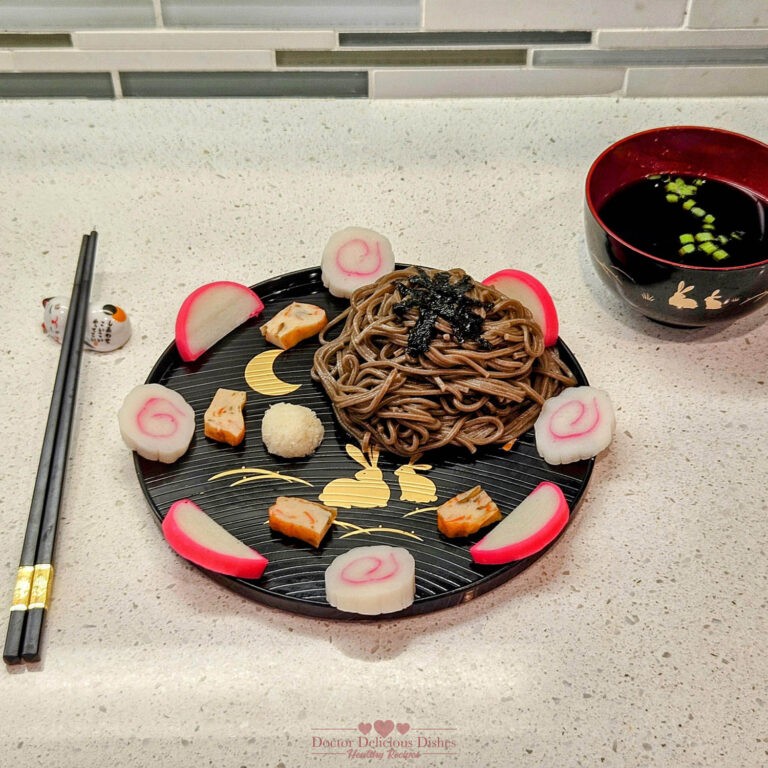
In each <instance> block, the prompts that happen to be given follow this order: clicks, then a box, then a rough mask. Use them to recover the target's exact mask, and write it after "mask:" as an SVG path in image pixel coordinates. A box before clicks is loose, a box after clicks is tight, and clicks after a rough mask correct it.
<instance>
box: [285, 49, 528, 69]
mask: <svg viewBox="0 0 768 768" xmlns="http://www.w3.org/2000/svg"><path fill="white" fill-rule="evenodd" d="M525 57H526V50H525V49H524V48H506V49H501V50H496V49H490V50H482V51H477V50H458V51H445V50H426V51H404V50H394V51H379V50H365V51H277V52H276V53H275V60H276V62H277V66H278V67H483V66H487V67H499V66H520V65H522V64H525Z"/></svg>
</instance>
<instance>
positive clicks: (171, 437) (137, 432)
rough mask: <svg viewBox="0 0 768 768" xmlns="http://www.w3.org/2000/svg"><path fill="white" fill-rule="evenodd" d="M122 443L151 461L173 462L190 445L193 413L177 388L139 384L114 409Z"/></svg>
mask: <svg viewBox="0 0 768 768" xmlns="http://www.w3.org/2000/svg"><path fill="white" fill-rule="evenodd" d="M117 420H118V423H119V424H120V434H121V435H122V438H123V441H124V442H125V444H126V445H127V446H128V447H129V448H130V449H131V450H132V451H136V453H138V454H139V456H143V457H144V458H145V459H149V460H150V461H161V462H163V463H165V464H172V463H173V462H174V461H176V460H177V459H179V458H181V457H182V456H183V455H184V454H185V453H186V452H187V449H188V448H189V444H190V443H191V442H192V437H193V436H194V434H195V412H194V410H193V409H192V406H191V405H190V404H189V403H188V402H187V401H186V400H185V399H184V398H183V397H182V396H181V395H180V394H179V393H178V392H176V391H174V390H173V389H169V388H168V387H164V386H163V385H162V384H139V386H138V387H134V388H133V389H132V390H131V391H130V392H129V393H128V394H127V395H126V397H125V400H123V404H122V405H121V406H120V410H119V411H118V412H117Z"/></svg>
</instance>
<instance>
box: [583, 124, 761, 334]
mask: <svg viewBox="0 0 768 768" xmlns="http://www.w3.org/2000/svg"><path fill="white" fill-rule="evenodd" d="M666 173H672V174H680V175H681V176H701V177H705V178H709V179H716V180H719V181H724V182H728V183H730V184H733V185H735V186H737V187H740V188H742V189H745V190H749V191H750V192H751V193H752V194H754V195H756V196H758V197H759V198H762V199H763V200H768V145H765V144H763V143H762V142H759V141H756V140H755V139H751V138H749V137H747V136H742V135H741V134H737V133H732V132H729V131H723V130H720V129H716V128H703V127H696V126H669V127H664V128H655V129H652V130H649V131H643V132H641V133H636V134H633V135H631V136H628V137H626V138H624V139H621V140H620V141H617V142H616V143H615V144H612V145H611V146H610V147H608V148H607V149H606V150H605V151H604V152H602V153H601V154H600V155H599V157H598V158H597V159H596V160H595V161H594V162H593V163H592V166H591V168H590V170H589V173H588V174H587V179H586V189H585V205H584V224H585V230H586V240H587V250H588V252H589V255H590V258H591V260H592V263H593V265H594V266H595V268H596V270H597V273H598V275H599V276H600V278H601V279H602V281H603V282H604V283H605V284H606V285H607V286H608V287H609V288H610V289H611V290H612V291H613V292H614V293H616V294H617V295H618V296H620V297H621V298H622V299H623V300H624V301H625V302H626V303H627V304H628V305H629V306H630V307H632V308H633V309H634V310H636V311H638V312H640V313H641V314H643V315H645V316H646V317H648V318H650V319H652V320H656V321H658V322H660V323H665V324H667V325H673V326H679V327H687V328H699V327H703V326H709V325H716V324H721V323H727V322H730V321H733V320H736V319H737V318H740V317H743V316H745V315H747V314H749V313H751V312H754V311H755V310H756V309H758V308H759V307H761V306H763V305H765V304H766V303H767V302H768V252H766V243H763V245H762V247H761V248H760V250H759V251H758V252H756V253H755V254H754V260H751V263H750V264H748V265H746V266H728V265H727V263H725V262H724V263H723V264H721V265H718V264H717V263H716V262H713V263H712V265H710V266H690V265H685V264H680V263H675V262H673V261H668V260H666V259H663V258H659V257H658V255H654V254H652V253H647V252H645V251H643V250H641V249H640V248H637V247H635V246H634V245H632V243H629V242H627V241H626V240H623V239H622V238H621V237H620V236H619V235H618V234H617V233H616V232H614V231H612V230H611V229H610V227H608V225H607V224H606V223H605V221H604V220H603V219H602V217H601V214H600V211H601V209H602V207H603V205H604V203H605V202H606V200H607V199H609V198H610V197H611V196H612V195H614V194H615V193H617V192H618V191H619V190H621V189H622V188H624V187H626V186H627V185H629V184H631V183H633V182H636V181H639V180H640V179H643V178H645V177H647V176H649V175H651V174H666ZM638 215H642V212H639V214H638Z"/></svg>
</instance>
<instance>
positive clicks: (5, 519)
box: [0, 98, 768, 768]
mask: <svg viewBox="0 0 768 768" xmlns="http://www.w3.org/2000/svg"><path fill="white" fill-rule="evenodd" d="M672 123H678V124H680V123H689V124H699V125H712V126H721V127H725V128H728V129H731V130H735V131H739V132H743V133H748V134H750V135H752V136H755V137H756V138H759V139H762V140H763V141H766V140H768V102H767V101H766V100H765V99H750V100H741V99H737V100H730V99H708V100H682V101H681V100H664V99H658V100H636V101H623V100H615V99H611V98H601V99H591V98H585V99H549V100H547V99H543V100H537V99H529V100H514V99H511V100H489V101H484V100H478V101H464V102H462V101H442V102H429V101H422V102H408V103H399V102H379V103H369V102H365V101H354V102H352V101H346V102H344V101H315V102H313V101H260V100H250V101H208V102H199V101H173V102H166V101H146V102H141V101H128V100H125V101H114V102H110V101H84V100H83V101H73V102H68V101H57V102H6V103H3V104H2V105H0V144H1V146H2V161H1V162H0V223H1V226H0V276H1V277H2V286H3V289H4V290H3V291H2V292H1V293H0V321H1V322H2V326H1V327H2V334H3V335H2V343H1V344H0V354H1V355H2V360H3V362H2V366H0V402H2V420H0V439H1V440H2V446H3V451H2V465H3V469H2V482H1V483H0V517H1V519H2V526H0V552H2V556H1V558H0V562H1V564H2V568H1V569H0V577H1V579H0V580H1V582H2V586H0V597H2V599H3V600H5V604H7V605H10V600H11V590H12V585H13V580H14V577H15V572H16V567H17V564H18V556H19V551H20V547H21V541H22V538H23V532H24V526H25V521H26V515H27V511H28V507H29V501H30V497H31V493H32V487H33V483H34V475H35V470H36V466H37V458H38V455H39V451H40V444H41V440H42V434H43V430H44V425H45V418H46V413H47V409H48V402H49V398H50V393H51V389H52V385H53V379H54V375H55V368H56V362H57V358H58V352H59V348H58V347H57V346H56V345H55V344H54V343H53V342H52V341H50V340H49V339H48V338H46V337H45V336H44V335H43V333H42V332H41V330H40V322H41V320H42V311H41V305H40V301H41V299H42V298H43V297H46V296H50V295H55V294H65V295H66V294H68V293H69V291H70V289H71V284H72V277H73V273H74V266H75V261H76V257H77V251H78V248H79V243H80V238H81V236H82V234H84V233H85V232H88V231H89V230H90V229H91V228H92V227H93V228H96V229H97V230H98V232H99V236H100V239H99V249H98V257H97V269H96V275H95V284H94V288H93V297H94V298H98V299H103V300H105V301H112V302H114V303H118V304H120V305H121V306H123V307H125V308H126V309H127V310H128V311H129V312H130V314H131V316H132V318H133V321H134V326H135V330H134V336H133V338H132V340H131V341H130V343H129V344H128V346H126V347H125V348H124V349H123V350H121V351H118V352H115V353H112V354H110V355H104V356H97V355H95V354H87V355H86V356H85V360H84V364H83V370H82V383H81V387H80V398H79V399H80V402H81V410H80V418H79V421H78V428H77V431H76V434H75V438H74V441H73V450H72V461H71V465H70V471H69V475H68V483H67V488H66V494H65V498H64V504H63V510H62V519H61V523H60V527H59V534H58V540H57V553H56V564H57V575H56V585H55V590H54V597H53V603H52V605H51V609H50V612H49V616H48V622H47V633H46V642H45V646H44V661H43V662H42V663H41V664H39V665H37V666H30V667H27V668H24V667H21V668H11V669H10V670H8V671H6V670H3V673H2V674H1V675H0V723H2V726H1V727H0V765H2V766H38V765H40V766H48V767H50V766H55V767H56V768H85V767H89V766H101V765H103V764H111V765H118V766H136V767H138V766H147V765H163V766H165V767H166V768H170V767H171V766H174V767H175V766H183V767H184V768H188V767H189V766H207V765H211V766H216V768H239V766H247V767H248V768H251V767H252V766H253V767H254V768H256V767H257V766H259V767H261V766H268V767H269V768H296V767H297V766H298V767H302V766H315V765H317V766H334V768H337V767H338V766H343V765H347V764H355V763H359V764H367V765H397V766H404V765H409V766H410V765H413V766H433V765H434V766H437V765H441V766H460V767H461V768H464V767H467V768H469V766H479V765H484V766H499V767H500V768H501V767H502V766H503V767H504V768H507V767H508V766H510V765H514V766H537V767H541V768H552V767H554V766H569V767H570V766H598V765H601V766H602V765H605V766H658V767H659V768H668V767H669V766H675V768H692V767H693V766H702V767H704V766H706V767H710V766H739V767H741V768H753V767H754V768H756V767H757V766H762V765H765V764H767V763H768V689H767V688H766V680H768V654H766V653H765V637H766V633H767V632H768V619H766V616H768V612H767V611H766V594H768V547H767V546H766V543H767V541H768V526H767V525H766V511H768V508H767V506H766V490H765V473H766V467H768V447H767V446H766V434H768V407H766V400H767V396H768V384H767V382H768V362H766V361H768V324H767V323H766V322H765V321H766V318H767V317H768V311H766V310H765V309H763V310H761V311H759V312H757V313H756V314H755V315H753V316H751V317H747V318H745V319H743V320H742V321H739V322H738V323H736V324H734V325H731V326H729V327H727V328H725V329H721V330H719V331H715V332H713V331H680V330H673V329H668V328H664V327H661V326H658V325H654V324H652V323H650V322H648V321H646V320H644V319H642V318H639V317H636V316H634V315H632V314H630V313H629V312H628V311H625V310H624V309H623V308H622V306H620V305H619V303H618V300H617V299H615V298H613V297H612V296H611V295H609V294H608V293H607V290H606V289H605V287H604V286H603V285H602V283H600V282H599V280H598V278H597V276H596V274H595V273H594V272H593V270H592V268H591V266H590V264H589V262H588V260H587V258H586V252H585V242H584V235H583V229H582V208H581V206H582V188H583V181H584V177H585V174H586V171H587V169H588V167H589V165H590V163H591V161H592V159H593V158H594V157H595V156H596V155H597V154H598V153H599V152H600V151H601V150H602V149H603V148H605V147H606V146H607V145H608V144H610V143H612V142H613V141H614V140H616V139H618V138H620V137H622V136H625V135H627V134H629V133H632V132H635V131H638V130H642V129H646V128H650V127H654V126H657V125H667V124H672ZM349 224H356V225H361V226H370V227H372V228H374V229H377V230H379V231H381V232H384V233H385V234H387V235H388V236H389V237H390V239H391V240H392V243H393V245H394V248H395V251H396V254H397V257H398V258H399V259H401V260H403V261H409V262H416V263H425V264H426V263H428V264H431V265H434V266H438V267H452V266H456V265H461V266H464V267H465V268H466V269H467V270H468V271H469V272H470V273H472V274H473V275H474V276H476V277H479V278H482V277H483V276H485V275H486V274H489V273H491V272H493V271H496V270H497V269H501V268H503V267H507V266H512V265H514V266H516V267H519V268H521V269H524V270H527V271H530V272H533V273H535V274H537V275H538V276H539V277H540V278H541V279H543V280H544V281H545V282H546V284H547V285H548V287H549V289H550V291H551V292H552V294H553V296H554V298H555V300H556V302H557V306H558V309H559V313H560V321H561V335H562V337H563V339H564V340H565V341H566V343H567V344H568V345H569V346H570V348H571V349H572V350H573V351H574V353H575V355H576V356H577V358H578V359H579V361H580V363H581V364H582V366H583V368H584V370H585V372H586V374H587V376H588V378H589V379H590V381H591V383H593V384H595V385H596V386H600V387H602V388H604V389H606V390H608V391H609V392H610V394H611V396H612V398H613V401H614V404H615V406H616V411H617V419H618V428H617V434H616V438H615V441H614V442H613V444H612V446H611V447H610V449H609V450H608V451H607V452H606V453H604V454H602V455H601V456H600V457H599V460H598V462H597V464H596V468H595V471H594V474H593V477H592V482H591V483H590V485H589V488H588V490H587V493H586V496H585V500H584V502H583V505H582V506H581V509H580V512H579V514H578V516H577V517H576V519H575V520H574V522H573V524H572V525H571V526H569V528H568V529H567V531H566V533H565V534H564V536H563V537H562V539H561V540H560V541H559V543H558V544H557V546H556V547H554V548H553V549H552V550H551V551H550V552H548V553H547V554H546V555H545V556H544V557H543V558H542V559H540V560H539V561H538V562H537V563H535V564H534V565H533V566H532V567H531V568H529V569H528V570H527V571H525V572H524V573H523V574H522V575H521V576H519V577H518V578H516V579H514V580H512V581H511V582H509V583H507V584H506V585H504V586H502V587H500V588H498V589H496V590H494V591H493V592H491V593H489V594H487V595H485V596H483V597H481V598H478V599H477V600H475V601H472V602H470V603H467V604H465V605H463V606H461V607H459V608H454V609H450V610H447V611H443V612H439V613H434V614H430V615H427V616H423V617H416V618H411V619H407V620H402V621H396V622H391V621H381V622H373V623H370V624H364V625H362V624H349V623H334V622H328V621H322V620H314V619H308V618H304V617H301V616H297V615H293V614H289V613H284V612H281V611H278V610H273V609H269V608H265V607H262V606H261V605H259V604H257V603H254V602H250V601H248V600H246V599H244V598H242V597H240V596H238V595H236V594H233V593H230V592H229V591H227V590H226V589H224V588H222V587H221V586H218V585H217V584H216V583H213V582H212V581H210V580H209V579H208V578H207V577H206V576H204V575H203V574H202V573H201V572H199V571H198V570H196V569H195V568H193V567H192V566H189V565H188V564H187V563H185V562H184V561H183V560H181V559H180V558H178V557H177V556H176V555H175V554H174V553H173V552H172V551H171V550H170V549H169V548H168V547H167V545H166V544H165V542H164V541H163V539H162V537H161V536H160V535H159V532H158V529H157V526H156V525H155V523H154V521H153V519H152V517H151V515H150V513H149V510H148V508H147V506H146V503H145V500H144V497H143V495H142V492H141V490H140V487H139V484H138V481H137V478H136V475H135V472H134V469H133V463H132V461H131V456H130V453H129V452H128V451H127V449H126V448H125V447H124V446H123V444H122V443H121V441H120V436H119V433H118V429H117V421H116V412H117V409H118V407H119V405H120V403H121V401H122V398H123V396H124V395H125V393H126V392H127V391H128V389H129V388H131V387H133V386H134V385H135V384H137V383H140V382H142V381H144V379H145V378H146V376H147V374H148V372H149V370H150V369H151V367H152V365H153V363H154V362H155V360H156V359H157V358H158V357H159V355H160V354H161V352H162V351H163V350H164V349H165V347H166V346H167V344H168V343H169V342H170V340H171V339H172V334H173V323H174V319H175V314H176V311H177V309H178V306H179V303H180V301H181V300H182V299H183V298H184V296H186V294H187V293H189V292H190V291H191V290H192V289H193V288H195V287H197V286H198V285H199V284H201V283H203V282H208V281H210V280H212V279H233V280H237V281H241V282H247V283H256V282H258V281H260V280H262V279H264V278H267V277H269V276H271V275H277V274H279V273H281V272H284V271H288V270H294V269H298V268H301V267H305V266H313V265H315V264H317V262H318V259H319V255H320V251H321V249H322V246H323V244H324V243H325V240H326V239H327V237H328V236H329V235H330V234H331V232H333V231H334V230H335V229H338V228H340V227H341V226H346V225H349ZM0 628H2V632H3V636H4V634H5V621H3V622H2V624H1V625H0ZM376 720H382V721H386V720H392V721H393V722H394V723H403V724H405V723H407V724H408V725H410V726H411V734H415V733H416V732H417V731H418V729H426V728H440V729H447V730H445V732H444V733H443V735H444V737H445V739H450V740H451V741H452V742H453V745H452V746H449V747H448V748H446V747H445V745H443V746H442V747H440V746H438V747H436V748H433V749H432V750H431V751H432V752H433V754H431V755H427V754H421V756H419V757H406V758H398V757H390V756H389V754H388V752H387V750H386V749H383V750H381V752H380V754H381V756H372V757H368V758H361V757H350V756H349V755H348V754H341V755H338V756H336V757H333V756H324V755H317V754H313V753H314V752H318V751H322V750H318V749H317V747H316V746H315V744H314V743H313V738H316V737H317V736H318V735H319V734H322V733H323V731H324V730H325V729H328V733H332V734H333V735H335V736H337V737H338V736H340V735H344V736H345V737H348V738H350V739H353V740H355V739H356V738H357V737H358V736H359V735H360V733H359V731H358V730H357V726H358V724H359V723H372V722H375V721H376ZM341 729H348V730H347V731H342V730H341ZM434 733H438V732H434ZM339 751H341V752H344V750H343V749H341V750H339ZM361 751H362V752H363V753H365V752H367V750H366V749H363V750H361ZM427 751H429V750H428V749H422V752H427ZM441 751H442V752H447V753H450V754H444V755H439V754H434V753H437V752H441Z"/></svg>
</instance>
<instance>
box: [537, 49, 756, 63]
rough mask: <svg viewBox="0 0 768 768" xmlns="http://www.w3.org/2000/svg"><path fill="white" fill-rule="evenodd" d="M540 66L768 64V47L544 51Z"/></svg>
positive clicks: (538, 54)
mask: <svg viewBox="0 0 768 768" xmlns="http://www.w3.org/2000/svg"><path fill="white" fill-rule="evenodd" d="M533 64H534V66H540V67H562V66H566V67H600V66H608V67H622V66H623V67H633V66H635V67H665V66H685V65H686V64H688V65H702V64H706V65H710V66H717V65H720V64H728V65H734V64H735V65H738V64H768V48H668V49H635V50H610V51H592V50H588V51H585V50H577V49H572V50H570V49H569V50H566V49H563V50H541V51H534V53H533Z"/></svg>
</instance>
